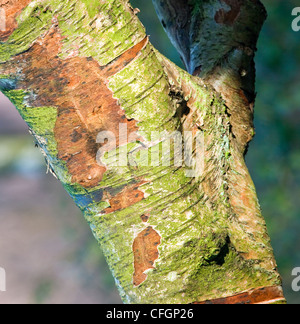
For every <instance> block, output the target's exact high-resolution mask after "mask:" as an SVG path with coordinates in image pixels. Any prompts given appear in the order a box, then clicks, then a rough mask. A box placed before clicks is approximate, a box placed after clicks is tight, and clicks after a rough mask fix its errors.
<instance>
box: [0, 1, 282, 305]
mask: <svg viewBox="0 0 300 324" xmlns="http://www.w3.org/2000/svg"><path fill="white" fill-rule="evenodd" d="M153 2H154V5H155V7H156V10H157V12H158V15H159V17H160V19H161V20H162V23H163V25H164V27H165V28H166V31H167V32H168V34H169V35H170V37H171V39H172V41H173V43H174V44H175V46H176V47H177V49H178V50H179V52H180V53H181V55H182V58H183V60H184V62H185V64H186V66H187V69H188V72H189V73H188V72H185V71H183V70H181V69H180V68H178V67H177V66H176V65H174V64H173V63H172V62H170V61H169V60H168V59H166V58H165V57H163V56H162V55H161V54H160V53H159V52H157V51H156V50H155V49H154V48H153V46H152V45H151V43H150V42H149V39H148V37H147V35H146V33H145V30H144V27H143V25H142V24H141V22H140V21H139V19H138V18H137V16H136V10H133V8H132V7H131V6H130V4H129V2H128V0H76V1H75V0H64V1H57V0H5V1H3V0H0V6H1V8H2V9H3V10H2V12H5V17H6V26H5V28H2V30H1V31H0V41H1V43H0V89H1V91H2V92H3V93H4V94H5V95H6V96H7V97H8V98H9V99H10V100H11V102H12V103H13V104H14V105H15V106H16V108H17V109H18V111H19V112H20V114H21V116H22V117H23V119H24V120H25V121H26V122H27V124H28V126H29V128H30V130H31V133H32V134H33V135H34V137H35V139H36V141H37V143H38V145H39V146H40V148H41V150H42V152H43V154H44V155H45V157H46V160H47V164H48V167H49V169H50V170H51V171H52V173H53V174H54V175H55V176H56V177H57V178H58V179H59V180H60V181H61V183H62V184H63V186H64V187H65V189H66V190H67V192H68V193H69V194H70V196H71V197H72V198H73V200H74V201H75V203H76V204H77V205H78V207H79V208H80V209H81V210H82V212H83V214H84V216H85V218H86V220H87V222H88V223H89V224H90V227H91V229H92V231H93V233H94V236H95V238H96V239H97V240H98V242H99V243H100V245H101V248H102V250H103V251H104V254H105V256H106V259H107V262H108V264H109V266H110V269H111V271H112V273H113V275H114V278H115V281H116V284H117V287H118V289H119V291H120V295H121V297H122V299H123V301H124V302H125V303H207V302H209V303H228V304H230V303H283V302H284V301H285V299H284V297H283V293H282V289H281V280H280V276H279V274H278V272H277V270H276V262H275V260H274V256H273V252H272V248H271V245H270V239H269V236H268V234H267V230H266V225H265V221H264V219H263V217H262V215H261V211H260V207H259V204H258V200H257V196H256V192H255V188H254V185H253V183H252V180H251V178H250V175H249V173H248V170H247V167H246V165H245V162H244V154H245V150H246V147H247V144H248V143H249V141H250V140H251V138H252V136H253V134H254V130H253V105H254V98H255V90H254V79H255V68H254V63H253V62H254V61H253V58H254V52H255V45H256V41H257V37H258V34H259V31H260V28H261V26H262V23H263V21H264V19H265V11H264V8H263V6H262V5H261V3H260V2H259V1H258V0H244V1H241V0H221V1H216V0H210V1H201V0H193V1H192V0H191V1H183V0H182V1H181V0H180V1H174V0H168V1H156V0H155V1H153ZM191 74H194V76H192V75H191Z"/></svg>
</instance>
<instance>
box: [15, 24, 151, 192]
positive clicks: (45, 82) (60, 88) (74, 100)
mask: <svg viewBox="0 0 300 324" xmlns="http://www.w3.org/2000/svg"><path fill="white" fill-rule="evenodd" d="M62 39H63V37H62V36H61V34H60V32H59V29H58V27H52V28H51V29H50V30H49V32H48V33H47V34H46V35H44V37H43V38H41V39H39V40H38V41H37V42H36V43H34V45H33V46H32V47H31V48H30V49H29V50H28V51H27V52H25V53H23V54H20V55H18V56H17V57H16V58H15V60H18V61H19V63H18V65H19V66H20V67H22V74H23V75H24V79H23V81H19V83H18V87H19V88H21V89H24V90H26V91H29V92H32V93H33V94H34V95H33V96H30V98H29V99H28V103H29V104H30V105H31V106H32V107H40V106H51V107H57V108H58V116H57V121H56V125H55V129H54V133H55V138H56V141H57V150H58V158H59V159H62V160H64V161H65V162H66V164H67V168H68V171H69V173H70V174H71V175H72V182H73V183H79V184H80V185H82V186H83V187H86V188H91V187H94V186H97V185H98V184H99V182H100V181H101V180H102V177H103V174H104V172H105V171H106V167H105V166H104V165H100V164H98V163H97V160H96V156H97V152H98V150H99V148H100V147H101V146H102V145H103V144H105V143H99V144H97V143H96V138H97V135H98V134H99V132H101V131H110V132H112V133H114V135H115V138H116V144H117V147H118V146H119V145H123V144H127V138H120V136H119V125H120V124H121V123H126V124H127V130H128V134H131V133H135V132H136V131H137V129H138V128H137V126H136V121H135V120H128V119H127V118H126V116H125V112H124V111H123V110H122V109H121V108H120V106H119V105H118V102H117V100H116V99H114V98H113V93H112V92H111V90H110V89H109V88H108V86H107V83H108V80H107V79H108V77H109V76H111V75H113V74H114V73H117V72H118V71H120V70H121V69H122V68H124V66H126V65H127V64H128V63H129V62H130V61H131V60H133V59H134V58H135V57H136V55H138V53H139V51H140V50H141V49H142V48H143V46H144V45H145V44H146V43H147V39H144V40H143V41H142V42H141V43H139V44H137V45H136V46H134V47H133V48H132V49H130V50H129V51H128V52H126V53H124V54H123V55H121V56H120V57H119V58H117V59H115V60H114V61H113V62H112V63H110V64H109V65H108V66H107V67H101V66H100V65H99V64H98V62H96V61H95V60H94V59H93V58H89V57H69V58H67V59H65V60H62V59H60V58H59V57H58V55H59V53H60V51H61V44H62ZM12 66H13V62H12ZM137 138H138V136H137Z"/></svg>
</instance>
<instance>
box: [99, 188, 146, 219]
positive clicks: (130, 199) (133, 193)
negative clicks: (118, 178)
mask: <svg viewBox="0 0 300 324" xmlns="http://www.w3.org/2000/svg"><path fill="white" fill-rule="evenodd" d="M143 183H144V182H141V183H139V184H134V185H130V186H127V187H125V188H124V189H123V190H122V191H121V192H119V193H118V194H117V195H115V196H114V197H112V198H110V199H109V203H110V207H109V208H106V209H105V213H106V214H109V213H113V212H115V211H117V210H121V209H124V208H127V207H129V206H132V205H134V204H135V203H137V202H139V201H141V200H142V199H144V193H143V192H142V191H140V190H139V186H140V185H141V184H143Z"/></svg>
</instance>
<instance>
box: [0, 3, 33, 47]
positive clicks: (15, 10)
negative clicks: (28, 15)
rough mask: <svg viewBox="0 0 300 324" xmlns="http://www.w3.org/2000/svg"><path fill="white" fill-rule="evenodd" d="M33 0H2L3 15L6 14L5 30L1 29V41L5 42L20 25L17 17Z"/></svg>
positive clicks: (0, 7)
mask: <svg viewBox="0 0 300 324" xmlns="http://www.w3.org/2000/svg"><path fill="white" fill-rule="evenodd" d="M30 2H31V0H0V9H1V10H2V12H1V17H0V19H3V18H4V17H3V16H2V15H5V30H0V41H2V42H4V41H6V40H7V38H8V37H9V36H10V35H11V34H12V33H13V31H14V30H15V29H16V28H17V27H18V23H17V21H16V18H17V17H18V15H19V14H20V13H21V11H22V10H23V9H24V8H25V7H26V6H27V5H28V4H29V3H30Z"/></svg>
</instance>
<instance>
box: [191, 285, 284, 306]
mask: <svg viewBox="0 0 300 324" xmlns="http://www.w3.org/2000/svg"><path fill="white" fill-rule="evenodd" d="M280 301H282V302H284V301H285V298H284V296H283V291H282V288H281V287H279V286H272V287H261V288H256V289H252V290H249V291H246V292H242V293H240V294H236V295H233V296H229V297H224V298H218V299H213V300H207V301H203V302H196V303H194V304H228V305H230V304H269V303H274V302H280Z"/></svg>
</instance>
